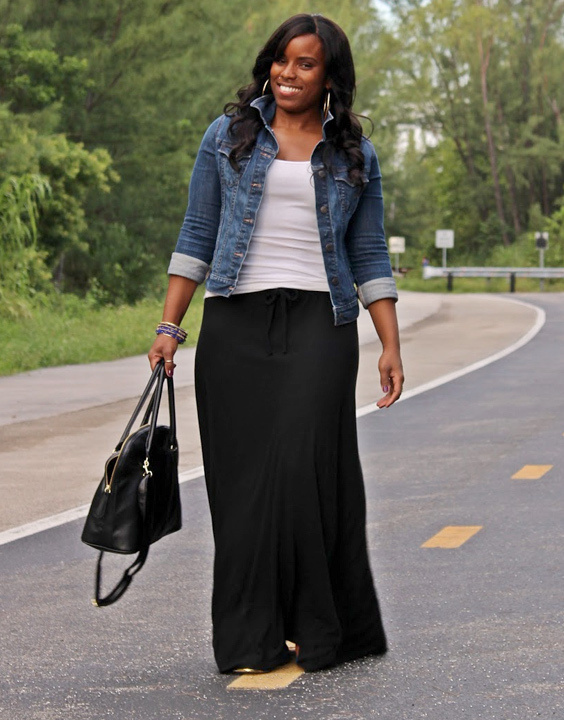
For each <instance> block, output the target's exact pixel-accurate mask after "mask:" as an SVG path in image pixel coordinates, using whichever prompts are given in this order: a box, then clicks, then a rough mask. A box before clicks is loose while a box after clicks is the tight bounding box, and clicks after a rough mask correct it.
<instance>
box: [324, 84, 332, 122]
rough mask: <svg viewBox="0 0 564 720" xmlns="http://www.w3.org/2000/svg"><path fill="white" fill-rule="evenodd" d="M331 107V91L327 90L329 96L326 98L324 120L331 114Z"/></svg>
mask: <svg viewBox="0 0 564 720" xmlns="http://www.w3.org/2000/svg"><path fill="white" fill-rule="evenodd" d="M330 105H331V90H327V95H326V96H325V102H324V103H323V119H324V120H326V119H327V115H328V114H329V107H330Z"/></svg>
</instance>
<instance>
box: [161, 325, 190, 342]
mask: <svg viewBox="0 0 564 720" xmlns="http://www.w3.org/2000/svg"><path fill="white" fill-rule="evenodd" d="M155 332H156V333H157V335H168V337H171V338H173V339H174V340H176V341H177V342H178V344H179V345H182V343H184V342H186V338H187V337H188V333H187V332H186V330H183V329H182V328H181V327H179V326H178V325H175V324H174V323H171V322H160V323H159V324H158V325H157V329H156V331H155Z"/></svg>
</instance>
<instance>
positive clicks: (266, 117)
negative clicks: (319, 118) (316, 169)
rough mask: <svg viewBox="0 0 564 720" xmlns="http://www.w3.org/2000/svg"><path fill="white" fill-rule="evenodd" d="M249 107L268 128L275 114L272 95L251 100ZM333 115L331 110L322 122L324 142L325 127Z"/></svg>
mask: <svg viewBox="0 0 564 720" xmlns="http://www.w3.org/2000/svg"><path fill="white" fill-rule="evenodd" d="M251 107H254V108H256V109H257V110H258V111H259V114H260V117H261V120H262V122H263V123H264V125H265V127H267V128H270V123H271V122H272V120H273V118H274V113H275V112H276V103H275V102H274V96H273V95H261V96H260V97H258V98H256V100H253V101H252V103H251ZM333 119H334V118H333V115H332V114H331V110H329V112H328V113H327V117H326V118H325V120H324V121H323V139H324V140H325V126H326V125H327V123H328V122H330V121H331V120H333Z"/></svg>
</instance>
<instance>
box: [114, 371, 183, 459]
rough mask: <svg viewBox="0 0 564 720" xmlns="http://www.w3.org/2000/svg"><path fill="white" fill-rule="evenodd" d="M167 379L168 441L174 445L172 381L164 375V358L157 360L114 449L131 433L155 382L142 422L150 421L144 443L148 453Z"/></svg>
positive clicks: (174, 408) (174, 411) (174, 407)
mask: <svg viewBox="0 0 564 720" xmlns="http://www.w3.org/2000/svg"><path fill="white" fill-rule="evenodd" d="M165 378H166V381H167V390H168V410H169V416H170V442H171V445H173V446H175V447H176V405H175V400H174V381H173V379H172V378H171V377H169V376H168V375H166V373H165V367H164V360H159V362H158V363H157V364H156V365H155V368H154V370H153V372H152V374H151V377H150V378H149V381H148V382H147V385H146V387H145V389H144V390H143V392H142V393H141V397H140V398H139V402H138V403H137V405H136V407H135V410H134V411H133V413H132V414H131V417H130V418H129V421H128V423H127V425H126V426H125V430H124V431H123V433H122V436H121V437H120V439H119V441H118V444H117V445H116V448H115V449H116V451H118V450H119V449H120V448H121V446H122V445H123V443H124V441H125V440H126V438H127V437H128V436H129V435H130V433H131V428H132V427H133V424H134V422H135V421H136V420H137V417H138V415H139V413H140V412H141V408H142V407H143V406H144V405H145V403H146V402H147V398H148V397H149V395H150V394H151V390H153V386H154V385H155V383H156V386H155V388H154V391H153V394H152V396H151V399H150V401H149V404H148V405H147V409H146V410H145V415H144V416H143V421H142V424H143V425H146V424H148V423H149V422H150V424H151V427H150V428H149V434H148V436H147V443H146V449H147V455H148V453H149V449H150V447H151V444H152V442H153V436H154V434H155V429H156V427H157V417H158V413H159V406H160V404H161V397H162V390H163V385H164V381H165Z"/></svg>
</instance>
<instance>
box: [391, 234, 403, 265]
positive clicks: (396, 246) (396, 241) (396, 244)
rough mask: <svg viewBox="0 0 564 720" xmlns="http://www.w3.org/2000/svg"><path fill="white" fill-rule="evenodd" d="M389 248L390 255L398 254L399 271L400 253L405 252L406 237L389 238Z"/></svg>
mask: <svg viewBox="0 0 564 720" xmlns="http://www.w3.org/2000/svg"><path fill="white" fill-rule="evenodd" d="M388 242H389V250H390V255H394V254H395V256H396V273H399V256H400V253H404V252H405V238H404V237H395V236H394V237H391V238H390V239H389V241H388Z"/></svg>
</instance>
